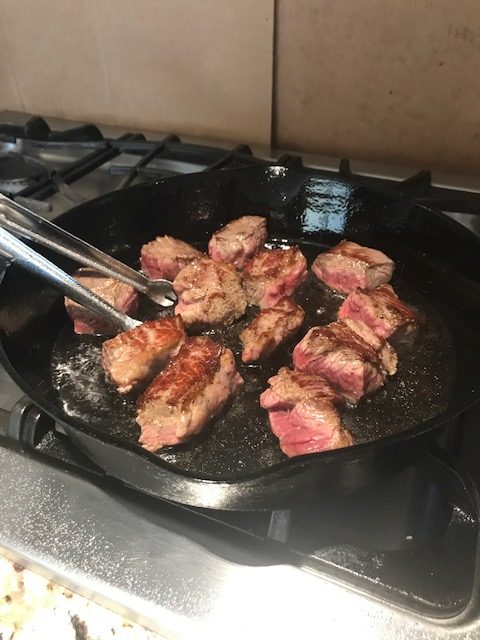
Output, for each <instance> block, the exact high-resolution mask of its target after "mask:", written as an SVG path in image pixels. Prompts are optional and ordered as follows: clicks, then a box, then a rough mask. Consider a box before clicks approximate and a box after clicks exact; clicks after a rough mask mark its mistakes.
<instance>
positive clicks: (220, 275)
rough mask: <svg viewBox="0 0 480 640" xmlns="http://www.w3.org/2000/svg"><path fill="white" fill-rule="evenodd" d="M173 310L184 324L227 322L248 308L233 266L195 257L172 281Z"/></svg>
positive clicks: (229, 322)
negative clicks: (174, 298) (176, 297)
mask: <svg viewBox="0 0 480 640" xmlns="http://www.w3.org/2000/svg"><path fill="white" fill-rule="evenodd" d="M173 288H174V290H175V293H176V294H177V296H178V303H177V306H176V309H175V313H177V314H179V315H181V316H182V318H183V321H184V322H185V324H186V325H188V326H191V325H197V324H207V325H213V326H221V325H229V324H231V323H232V322H233V321H234V320H237V318H240V317H241V316H242V315H243V314H244V313H245V309H246V308H247V299H246V296H245V292H244V291H243V289H242V283H241V279H240V275H239V274H238V272H237V270H236V269H235V267H234V266H233V265H230V264H224V263H223V262H215V261H214V260H211V259H210V258H207V257H202V258H197V259H196V260H194V261H193V262H192V263H191V264H189V265H188V266H187V267H185V269H182V271H180V273H179V274H178V276H177V277H176V278H175V280H174V282H173Z"/></svg>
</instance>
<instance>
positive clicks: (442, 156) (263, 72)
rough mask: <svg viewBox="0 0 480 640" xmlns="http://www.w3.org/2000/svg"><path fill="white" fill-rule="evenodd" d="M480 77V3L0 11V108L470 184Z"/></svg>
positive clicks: (124, 2)
mask: <svg viewBox="0 0 480 640" xmlns="http://www.w3.org/2000/svg"><path fill="white" fill-rule="evenodd" d="M274 5H275V6H274ZM275 8H276V9H275ZM274 9H275V10H276V20H275V24H276V34H275V64H273V59H274V38H273V28H274ZM479 69H480V0H457V1H456V2H452V0H431V1H425V0H390V1H389V2H385V0H336V1H332V0H276V2H275V0H242V1H241V2H238V1H234V0H75V1H74V0H0V109H15V110H23V111H28V112H34V113H39V114H46V115H57V116H63V117H69V118H72V119H81V120H88V119H91V120H95V121H98V122H105V123H116V124H123V125H126V126H131V127H140V128H148V129H157V130H160V131H171V132H180V133H184V134H188V133H189V134H194V135H195V134H197V135H202V136H205V137H213V138H223V139H233V140H238V141H242V142H252V143H255V142H257V143H263V144H265V143H268V142H269V141H270V134H271V131H272V130H273V143H274V144H276V145H277V146H281V147H284V148H291V149H298V150H304V151H316V152H320V153H323V154H333V155H337V156H349V157H353V158H360V159H372V160H385V161H389V162H395V163H398V164H405V165H412V166H424V167H429V168H430V167H432V168H435V167H440V168H445V169H450V170H454V171H468V172H470V173H475V172H478V171H479V170H480V73H479ZM272 84H274V85H275V90H274V102H273V104H272Z"/></svg>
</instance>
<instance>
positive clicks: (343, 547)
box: [0, 113, 480, 638]
mask: <svg viewBox="0 0 480 640" xmlns="http://www.w3.org/2000/svg"><path fill="white" fill-rule="evenodd" d="M49 122H50V124H51V127H52V128H51V129H50V128H47V129H46V128H45V126H44V125H43V124H42V123H38V122H37V120H35V121H34V122H33V124H32V122H31V121H30V124H29V120H28V118H26V117H25V116H23V115H18V114H2V113H0V157H1V156H2V154H3V155H9V156H10V157H11V155H12V154H26V155H27V157H28V158H33V159H34V160H36V161H41V162H42V163H43V164H44V165H45V166H47V167H48V172H47V176H45V175H43V176H42V177H40V178H38V179H37V180H36V182H34V183H31V182H30V183H29V184H26V185H25V184H23V185H20V186H19V185H18V184H16V185H15V193H13V191H10V195H12V196H14V197H16V198H17V199H19V201H24V202H27V204H29V205H30V206H32V208H35V209H36V210H37V211H38V212H39V213H40V214H41V215H44V216H45V217H47V218H49V219H52V218H54V217H56V216H57V215H59V214H60V213H61V212H63V211H65V210H67V209H69V208H71V207H72V206H74V204H77V203H79V202H82V201H86V200H88V199H91V198H93V197H96V196H97V195H100V194H102V193H106V192H108V191H111V190H114V189H117V188H120V187H122V186H125V185H126V184H127V183H128V184H132V183H136V182H141V181H145V180H148V179H152V178H158V177H168V176H170V175H177V174H179V173H188V172H192V171H203V170H208V169H212V168H216V169H221V168H228V167H232V166H243V165H248V164H254V163H259V162H261V163H264V164H266V163H270V162H280V163H281V164H286V165H287V166H296V167H300V166H302V165H301V162H302V161H301V159H300V158H298V157H296V156H292V155H290V154H281V153H280V152H277V153H273V152H272V151H271V150H265V149H249V148H247V147H245V146H244V145H239V146H235V145H227V144H220V145H217V144H215V145H212V143H205V142H204V141H190V140H188V141H183V140H182V141H180V140H179V139H178V138H176V137H175V136H173V137H172V136H159V135H158V134H152V135H148V136H147V138H148V140H152V139H153V140H155V142H153V143H152V142H148V141H146V140H145V139H144V137H142V136H139V135H138V134H130V135H127V132H125V131H121V130H118V129H112V128H107V127H105V128H102V133H103V136H102V133H100V131H98V130H97V131H95V130H92V129H85V128H80V129H79V130H75V131H74V132H69V127H71V123H66V122H61V121H49ZM5 123H8V126H5ZM65 130H67V131H66V132H65ZM62 132H65V133H62ZM26 133H27V134H29V135H33V136H34V137H35V139H34V140H25V139H24V137H23V136H24V135H25V134H26ZM72 138H74V139H73V140H72ZM66 140H67V141H69V142H68V144H66ZM102 154H103V155H102ZM72 165H73V169H72ZM303 165H304V166H305V167H306V169H305V170H314V171H320V172H323V173H325V174H326V175H330V176H334V175H335V174H338V173H340V175H343V176H345V175H348V173H349V172H351V171H354V172H355V174H356V175H357V177H358V174H360V176H363V178H364V179H365V181H366V182H365V183H366V184H371V185H372V186H374V187H375V186H380V187H381V188H389V189H395V190H399V191H401V192H403V193H409V194H411V195H412V197H414V198H416V199H417V200H419V201H421V202H426V203H431V204H433V205H437V206H441V208H442V209H444V210H445V211H447V212H448V213H449V215H452V217H455V218H456V219H458V220H459V221H460V222H462V223H463V224H465V225H466V226H467V227H469V228H470V229H471V230H472V231H474V232H475V233H479V234H480V216H478V215H477V213H478V212H480V181H475V180H473V179H465V178H461V177H458V176H441V175H435V176H431V175H429V174H427V173H426V172H419V173H417V174H416V175H415V176H413V177H412V172H411V171H409V170H406V169H402V168H398V167H379V166H376V165H371V164H366V163H354V162H352V163H348V162H347V161H345V160H338V159H332V158H320V157H318V156H317V157H312V156H309V157H303ZM0 171H1V167H0ZM0 178H1V173H0ZM0 184H1V180H0ZM20 187H21V188H20ZM9 188H10V189H11V188H12V187H9ZM465 189H467V192H465V191H464V190H465ZM22 199H23V200H22ZM21 395H22V394H21V391H20V390H19V389H18V388H17V387H16V386H15V385H14V383H13V382H12V381H11V380H10V379H9V378H8V376H7V374H6V373H5V372H4V371H3V369H2V370H0V408H1V409H2V410H3V411H2V414H1V415H0V417H1V418H2V420H1V421H0V423H1V424H2V431H0V433H2V432H3V435H4V439H3V440H2V441H1V442H0V460H1V462H0V476H1V477H2V482H1V483H0V485H1V486H0V494H1V495H0V500H1V501H2V503H3V507H4V508H3V514H4V517H3V518H2V519H0V520H1V522H0V547H3V548H4V549H5V550H6V551H7V552H8V553H10V554H12V556H15V557H18V556H21V557H22V560H23V561H24V562H25V561H26V560H27V561H30V562H31V563H32V564H34V565H35V566H37V567H39V568H40V569H41V570H43V571H46V572H47V573H49V574H51V575H55V576H56V577H57V578H58V579H60V580H61V581H63V582H64V583H65V584H67V585H70V586H74V587H75V588H76V589H77V590H80V591H83V592H88V593H93V594H95V596H96V597H97V598H99V599H101V600H103V601H104V602H108V603H109V604H110V605H111V606H114V607H115V608H117V609H120V610H122V611H128V612H129V613H130V615H132V614H133V616H134V617H136V618H138V619H139V620H140V621H143V622H145V623H147V624H148V625H149V626H151V627H152V628H156V629H157V630H158V631H161V632H163V633H165V632H167V633H172V634H177V635H182V634H185V635H188V634H189V633H191V632H195V636H196V637H202V633H203V632H205V635H206V636H208V637H215V634H217V633H218V634H220V635H222V633H225V632H226V631H227V630H231V629H232V622H233V621H235V623H236V624H237V625H238V629H239V630H241V632H242V634H246V633H247V632H250V633H255V634H256V636H257V635H258V634H259V630H260V629H262V628H263V627H264V626H265V632H267V628H268V632H269V633H272V632H273V630H276V631H277V635H280V636H281V637H283V636H286V635H288V633H292V632H293V631H294V630H295V631H296V632H297V634H298V632H299V630H300V629H304V630H307V629H308V628H309V627H308V624H309V623H311V624H314V622H315V619H317V621H316V624H317V626H318V613H319V609H318V608H319V604H318V603H322V604H321V619H322V627H321V628H322V631H323V632H327V633H328V629H329V628H330V630H331V631H332V632H333V628H334V629H335V632H336V633H337V634H338V633H339V632H340V637H343V636H341V632H342V630H343V631H345V633H346V632H347V630H348V631H349V633H351V632H352V631H353V630H355V631H356V632H357V635H358V633H359V629H360V626H359V625H360V624H362V625H363V629H364V631H365V633H366V634H367V632H368V637H369V638H370V637H376V636H377V635H378V637H385V635H383V634H384V633H385V631H386V629H387V628H388V629H389V636H391V637H394V636H395V635H398V636H399V637H405V636H406V635H408V637H443V635H445V636H446V637H450V636H452V635H456V636H458V637H469V635H470V634H473V635H471V637H479V636H480V620H478V621H477V615H478V614H479V609H478V603H477V595H478V594H477V593H476V587H477V586H478V577H477V570H478V558H479V553H478V533H479V526H478V525H479V522H478V493H477V489H476V486H477V485H476V482H475V481H476V480H477V478H475V477H474V476H475V471H474V472H473V479H472V473H467V472H466V471H465V468H469V469H470V470H471V469H474V470H475V453H476V452H479V451H480V441H479V439H478V437H477V429H476V427H477V426H478V422H479V420H480V416H479V415H478V411H477V412H475V411H472V412H470V413H469V414H468V416H466V417H464V418H463V420H464V424H463V425H462V427H461V428H458V426H457V428H453V427H452V429H451V430H450V431H449V432H447V433H446V435H445V436H444V438H443V440H442V441H441V442H439V448H438V450H437V451H432V452H430V453H429V454H428V455H427V456H425V457H424V458H422V459H420V460H419V461H418V464H416V466H415V467H410V468H408V469H406V470H404V471H403V472H402V473H401V474H398V475H397V476H395V477H393V478H392V479H390V480H388V481H386V482H385V483H383V484H382V485H381V486H376V487H373V488H370V489H367V490H364V491H363V492H362V493H360V494H358V495H355V496H353V497H351V498H349V499H345V500H343V501H340V502H339V501H335V502H331V503H323V504H322V505H319V507H318V508H315V509H312V508H308V509H307V508H305V509H297V510H293V511H290V512H273V513H227V512H215V511H208V510H198V509H197V510H196V509H192V508H185V507H179V506H176V505H172V504H167V503H165V502H161V501H158V500H154V499H152V498H149V497H148V496H141V495H139V494H138V493H135V492H133V491H132V490H130V489H127V488H125V487H124V486H120V485H119V484H118V483H116V482H114V481H111V480H110V479H108V478H105V476H104V475H103V474H102V472H101V470H100V469H98V468H96V467H95V465H93V464H92V463H91V462H90V461H89V460H88V459H87V458H85V457H84V456H83V454H81V453H80V452H79V451H78V450H76V449H75V448H74V446H73V445H72V444H71V443H70V441H69V440H68V439H67V438H66V437H65V436H64V435H63V434H62V432H61V429H60V428H59V427H57V426H56V425H55V424H53V422H52V421H51V420H50V419H48V418H46V417H45V416H43V415H42V414H41V413H40V412H39V411H38V410H37V409H36V408H35V407H34V406H33V405H31V403H30V402H29V401H28V400H25V401H24V400H20V401H19V399H20V397H21ZM459 433H460V434H461V438H458V434H459ZM5 436H6V438H5ZM445 452H447V453H445ZM239 603H241V604H240V605H239ZM275 603H276V605H275ZM280 611H281V612H282V614H283V615H282V616H279V615H278V613H279V612H280ZM242 612H244V614H243V615H242ZM245 613H246V614H247V615H245ZM159 616H160V617H161V619H160V618H159ZM268 621H270V626H268V627H267V623H268ZM477 624H478V626H477ZM332 625H334V626H332ZM477 629H478V634H477V635H475V633H477ZM199 630H200V631H199ZM362 633H363V631H362V632H360V635H361V634H362ZM192 635H193V633H192ZM256 636H255V637H256ZM239 637H240V635H239ZM366 637H367V635H366Z"/></svg>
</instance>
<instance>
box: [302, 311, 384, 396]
mask: <svg viewBox="0 0 480 640" xmlns="http://www.w3.org/2000/svg"><path fill="white" fill-rule="evenodd" d="M293 363H294V366H295V368H296V369H298V370H299V371H306V372H308V373H314V374H316V375H319V376H322V377H323V378H325V379H326V380H328V382H330V383H331V384H332V385H334V386H335V387H336V388H338V389H339V391H340V392H341V393H342V394H343V396H344V397H345V398H346V399H347V400H348V401H349V402H353V403H355V402H358V400H360V398H362V397H363V396H365V395H368V394H369V393H372V392H373V391H376V390H377V389H379V388H380V387H381V386H382V385H383V383H384V382H385V378H386V374H387V372H386V370H385V369H384V366H383V363H382V359H381V357H380V354H379V352H378V351H377V350H376V349H375V347H374V346H372V344H371V343H369V342H367V341H366V340H364V339H363V338H362V337H361V335H360V334H359V333H357V331H353V330H352V329H351V328H350V327H349V326H348V325H347V324H346V323H345V322H342V321H340V322H332V323H330V324H328V325H325V326H323V327H313V328H312V329H310V331H308V333H307V334H306V336H305V337H304V338H303V339H302V340H301V341H300V342H299V343H298V344H297V346H296V347H295V349H294V350H293ZM389 366H390V365H389ZM390 369H391V370H393V369H392V366H390Z"/></svg>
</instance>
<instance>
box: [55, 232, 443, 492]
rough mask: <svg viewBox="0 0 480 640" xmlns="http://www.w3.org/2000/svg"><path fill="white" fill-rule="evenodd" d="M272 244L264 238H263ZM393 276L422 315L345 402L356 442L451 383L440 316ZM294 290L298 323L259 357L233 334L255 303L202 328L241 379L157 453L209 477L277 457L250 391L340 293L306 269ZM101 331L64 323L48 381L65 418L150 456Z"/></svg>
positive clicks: (385, 432) (384, 429)
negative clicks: (368, 389) (393, 365)
mask: <svg viewBox="0 0 480 640" xmlns="http://www.w3.org/2000/svg"><path fill="white" fill-rule="evenodd" d="M279 244H280V243H277V244H275V243H274V242H272V246H279ZM282 244H283V245H284V241H282ZM291 244H297V245H298V246H300V248H301V250H302V252H303V253H304V254H305V256H306V257H307V260H308V262H309V265H310V264H311V263H312V261H313V260H314V258H315V257H316V256H317V255H318V253H319V252H320V251H321V250H322V249H324V248H325V247H322V245H319V244H314V243H308V244H307V243H304V242H301V241H298V242H293V241H292V242H291ZM199 248H202V249H205V247H199ZM392 284H393V286H394V288H395V290H396V291H397V293H398V294H399V296H400V297H401V298H402V299H403V300H405V301H406V302H407V303H409V304H410V305H412V306H413V307H414V308H416V309H418V310H419V311H420V312H421V313H422V314H423V316H424V318H425V322H424V323H423V324H422V326H421V327H420V329H419V330H418V332H417V333H416V335H415V337H414V338H413V340H412V341H411V343H409V344H406V343H405V344H396V345H395V348H396V349H397V352H398V358H399V364H398V371H397V374H396V375H394V376H392V377H391V378H388V379H387V381H386V383H385V386H384V387H383V388H382V389H381V390H379V391H378V392H377V393H375V394H374V395H373V396H371V397H370V398H368V399H366V400H363V401H362V402H360V403H359V405H358V406H357V407H348V408H346V409H345V410H344V412H343V415H342V420H343V423H344V425H345V426H346V427H347V428H348V429H350V430H351V432H352V433H353V435H354V436H355V438H356V440H357V441H358V442H369V441H374V440H377V439H379V438H382V437H385V436H389V435H393V434H396V433H399V432H402V431H405V430H407V429H409V428H412V427H414V426H415V425H418V424H420V423H421V422H423V421H425V420H427V419H429V418H432V417H434V416H436V415H438V414H440V413H442V412H443V411H444V410H445V409H446V407H447V404H448V400H449V398H450V394H451V390H452V387H453V381H454V377H455V358H454V351H453V347H452V343H451V340H450V337H449V333H448V330H447V328H446V326H445V324H444V322H443V321H442V319H441V318H440V317H439V316H438V315H436V314H435V313H434V311H433V310H432V308H431V306H430V305H429V304H428V302H427V301H426V300H425V299H424V298H422V297H421V296H420V295H419V294H417V293H416V292H415V291H413V290H412V289H411V288H410V287H407V286H406V285H405V284H404V283H402V281H401V280H396V279H395V278H394V279H393V281H392ZM295 298H296V300H297V302H298V303H299V304H300V305H301V306H302V307H303V308H304V309H305V312H306V319H305V325H304V327H302V329H301V330H300V331H299V333H298V334H297V336H296V337H295V338H294V339H293V341H292V342H291V343H290V344H288V345H286V346H284V347H282V348H280V349H279V350H278V351H277V352H276V353H275V354H274V355H273V356H271V357H270V358H269V359H268V360H267V361H266V362H265V363H263V364H260V365H245V364H243V363H242V362H241V359H240V354H241V343H240V341H239V339H238V335H239V333H240V332H241V331H242V329H243V328H244V327H245V326H246V324H247V323H248V322H249V321H250V320H251V319H252V318H253V317H254V316H255V315H256V313H258V310H257V309H249V310H248V313H247V315H246V317H245V318H243V319H242V320H241V321H238V322H237V323H235V324H234V325H233V326H231V327H228V328H224V329H220V330H215V329H211V330H208V331H204V332H203V333H204V335H209V336H210V337H212V338H213V339H214V340H218V341H219V342H222V343H224V344H225V345H226V346H228V347H230V348H231V349H232V351H233V352H234V354H235V356H236V361H237V366H238V369H239V372H240V374H241V375H242V377H243V378H244V380H245V388H244V390H243V391H242V392H241V393H240V394H239V395H238V396H237V397H236V398H234V399H233V401H232V402H231V403H230V405H228V406H227V407H226V408H225V409H224V411H223V412H222V413H221V414H220V415H219V416H217V417H216V418H214V419H213V420H212V421H211V422H210V424H209V425H208V426H207V427H206V428H205V429H204V431H203V432H202V433H201V434H199V435H198V436H196V437H195V438H193V439H192V440H190V441H189V442H188V443H186V444H184V445H181V446H176V447H168V448H165V449H163V450H161V451H160V452H159V453H158V454H157V455H158V457H159V458H161V459H163V460H164V461H166V462H168V463H169V464H171V465H172V466H173V467H174V468H175V469H177V470H179V471H185V472H188V473H190V474H193V475H194V476H198V477H206V478H211V479H215V480H228V479H236V480H238V479H239V478H240V479H241V478H242V477H246V476H248V475H250V474H252V473H254V472H258V471H262V470H265V469H267V468H269V467H271V466H273V465H275V464H277V463H279V462H282V461H283V460H285V459H286V456H285V455H284V454H283V453H282V451H281V450H280V448H279V446H278V441H277V438H276V437H275V436H274V435H273V434H272V433H271V430H270V427H269V423H268V417H267V412H266V411H264V410H263V409H261V408H260V405H259V395H260V393H261V392H262V391H264V390H265V389H266V388H267V386H268V385H267V380H268V378H269V377H270V376H272V375H274V374H275V373H276V372H277V371H278V369H279V368H280V367H281V366H291V353H292V349H293V346H294V345H295V344H296V343H297V342H298V341H299V340H300V338H301V337H302V336H303V335H304V334H305V333H306V331H307V329H308V328H310V327H312V326H314V325H318V324H328V323H329V322H332V321H334V320H335V319H336V312H337V310H338V308H339V306H340V304H341V302H342V300H343V298H342V297H341V296H339V295H337V294H335V293H334V292H332V291H331V290H329V289H328V288H326V287H324V286H323V285H322V284H321V283H320V282H318V280H317V279H316V278H315V277H314V276H313V275H312V274H310V275H309V276H308V279H307V280H306V281H305V283H303V285H302V286H301V287H300V288H299V290H298V291H297V293H296V295H295ZM138 316H139V317H140V318H141V319H147V318H150V317H152V306H151V305H150V304H148V303H147V302H146V301H145V304H144V305H143V306H141V307H140V312H139V314H138ZM103 339H104V338H102V337H99V336H78V335H76V334H74V333H73V328H72V324H71V323H70V322H68V323H66V324H65V326H64V327H63V328H62V330H61V332H60V334H59V335H58V338H57V340H56V342H55V346H54V349H53V353H52V382H53V387H54V389H55V391H56V393H57V395H58V398H59V401H60V404H61V406H62V408H63V411H64V412H65V414H66V415H67V416H69V418H70V419H71V423H72V424H74V425H75V423H77V424H79V425H82V426H88V427H89V429H90V431H94V432H96V433H98V435H99V436H100V437H102V436H106V437H107V439H110V440H111V439H112V437H113V438H114V439H116V440H117V441H118V442H121V443H123V444H124V445H126V446H127V447H130V448H132V447H133V448H135V449H136V450H137V451H138V452H139V453H140V454H141V455H144V456H148V457H149V458H152V454H149V453H147V452H146V451H144V450H143V449H142V448H141V447H140V446H139V445H137V441H138V437H139V434H140V428H139V427H138V425H137V424H136V422H135V415H136V410H135V401H136V398H137V397H138V395H139V392H136V393H135V394H128V395H126V396H120V395H119V394H118V393H117V392H116V391H115V389H114V387H113V386H112V385H110V384H109V383H107V382H106V380H105V376H104V372H103V369H102V366H101V361H100V356H101V345H102V341H103Z"/></svg>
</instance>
